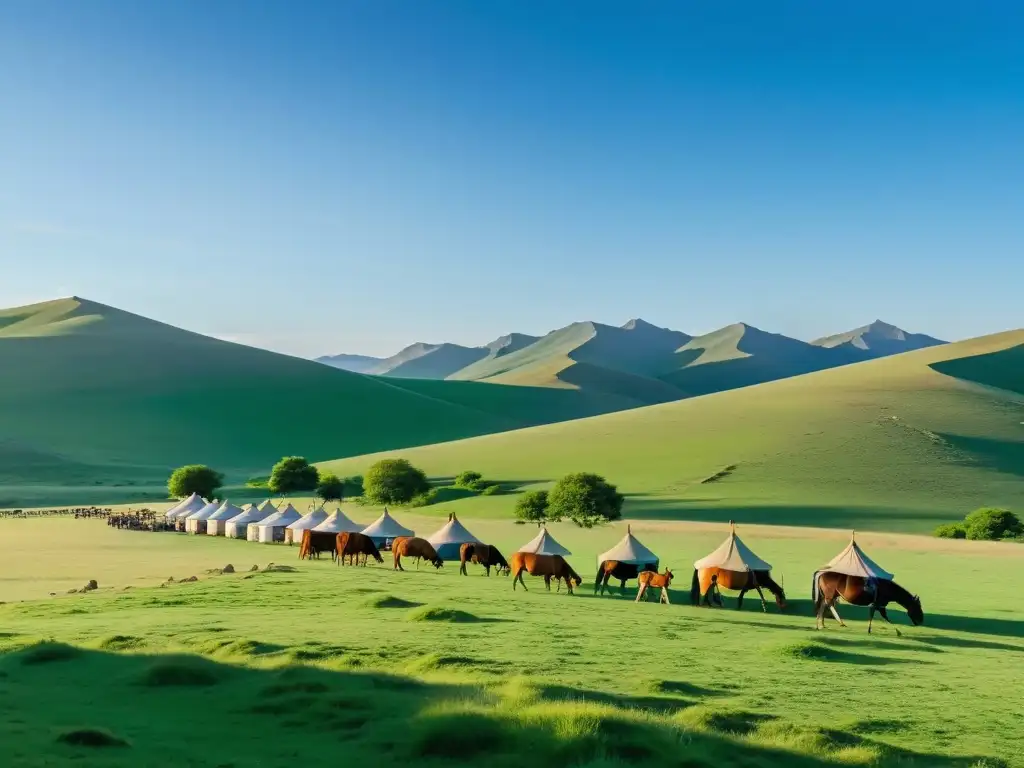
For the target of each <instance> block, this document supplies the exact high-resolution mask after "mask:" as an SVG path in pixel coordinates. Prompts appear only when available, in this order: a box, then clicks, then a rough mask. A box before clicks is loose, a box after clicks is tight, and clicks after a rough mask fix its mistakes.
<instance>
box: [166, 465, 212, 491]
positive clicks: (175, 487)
mask: <svg viewBox="0 0 1024 768" xmlns="http://www.w3.org/2000/svg"><path fill="white" fill-rule="evenodd" d="M222 485H224V475H222V474H221V473H220V472H217V471H216V470H213V469H210V468H209V467H208V466H206V465H205V464H189V465H188V466H184V467H178V468H177V469H176V470H174V471H173V472H172V473H171V476H170V477H169V478H168V479H167V493H168V495H169V496H171V498H175V499H184V498H185V497H187V496H191V495H192V494H193V493H198V494H199V495H200V496H202V497H204V498H207V499H212V498H213V495H214V494H215V493H216V492H217V490H218V489H219V488H220V487H221V486H222Z"/></svg>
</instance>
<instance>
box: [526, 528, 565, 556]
mask: <svg viewBox="0 0 1024 768" xmlns="http://www.w3.org/2000/svg"><path fill="white" fill-rule="evenodd" d="M518 551H520V552H528V553H530V554H532V555H562V556H563V557H564V556H566V555H571V554H572V552H570V551H569V550H568V549H566V548H565V547H563V546H562V545H561V544H559V543H558V542H557V541H555V537H554V536H552V535H551V534H550V533H548V529H547V528H541V529H540V533H538V534H537V535H536V536H534V537H533V538H532V539H531V540H530V541H529V542H527V543H526V544H524V545H523V546H521V547H520V548H519V550H518Z"/></svg>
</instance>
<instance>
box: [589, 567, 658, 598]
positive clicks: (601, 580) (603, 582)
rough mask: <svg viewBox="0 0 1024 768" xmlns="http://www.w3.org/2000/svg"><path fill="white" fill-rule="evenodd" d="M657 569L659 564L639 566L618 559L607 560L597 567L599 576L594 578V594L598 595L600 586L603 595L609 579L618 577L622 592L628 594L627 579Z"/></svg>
mask: <svg viewBox="0 0 1024 768" xmlns="http://www.w3.org/2000/svg"><path fill="white" fill-rule="evenodd" d="M657 570H658V568H657V566H656V565H655V564H653V563H648V564H646V565H643V566H639V565H630V564H629V563H620V562H619V561H618V560H605V561H604V562H603V563H601V564H600V565H599V566H598V567H597V578H596V579H595V580H594V594H595V595H596V594H597V590H598V588H600V590H601V594H602V595H603V594H604V590H605V588H606V587H607V586H608V580H609V579H618V580H619V589H620V591H621V592H622V594H626V582H627V581H629V580H630V579H635V578H636V577H637V576H638V575H639V574H641V573H643V572H649V571H654V572H657Z"/></svg>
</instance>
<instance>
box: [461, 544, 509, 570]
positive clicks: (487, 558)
mask: <svg viewBox="0 0 1024 768" xmlns="http://www.w3.org/2000/svg"><path fill="white" fill-rule="evenodd" d="M459 562H460V563H461V565H460V566H459V573H461V574H462V575H463V576H467V575H468V574H467V573H466V563H476V564H477V565H482V566H483V567H484V570H485V571H486V572H487V575H488V576H490V575H491V566H494V567H495V568H497V569H498V573H500V574H503V575H505V576H508V573H509V564H508V561H507V560H506V559H505V556H504V555H503V554H501V552H500V551H498V548H497V547H496V546H494V545H493V544H480V543H479V542H473V541H467V542H466V543H465V544H463V545H462V546H461V547H459Z"/></svg>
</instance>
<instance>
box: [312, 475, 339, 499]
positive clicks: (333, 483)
mask: <svg viewBox="0 0 1024 768" xmlns="http://www.w3.org/2000/svg"><path fill="white" fill-rule="evenodd" d="M316 495H317V496H319V497H320V498H321V499H323V500H324V502H325V503H326V502H328V501H341V500H342V499H343V498H345V481H344V480H342V479H341V478H340V477H338V476H337V475H335V474H332V473H331V472H324V473H323V474H322V475H320V478H319V479H318V480H317V483H316Z"/></svg>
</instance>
